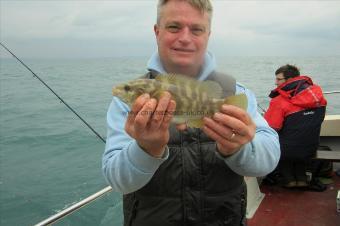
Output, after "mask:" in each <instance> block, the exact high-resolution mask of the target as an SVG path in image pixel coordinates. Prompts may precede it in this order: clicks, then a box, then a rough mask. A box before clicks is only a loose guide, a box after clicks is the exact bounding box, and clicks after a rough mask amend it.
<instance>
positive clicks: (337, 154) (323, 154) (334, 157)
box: [315, 150, 340, 162]
mask: <svg viewBox="0 0 340 226" xmlns="http://www.w3.org/2000/svg"><path fill="white" fill-rule="evenodd" d="M315 159H322V160H328V161H332V162H340V151H333V150H332V151H324V150H317V151H316V156H315Z"/></svg>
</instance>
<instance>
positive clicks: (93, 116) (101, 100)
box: [0, 56, 340, 226]
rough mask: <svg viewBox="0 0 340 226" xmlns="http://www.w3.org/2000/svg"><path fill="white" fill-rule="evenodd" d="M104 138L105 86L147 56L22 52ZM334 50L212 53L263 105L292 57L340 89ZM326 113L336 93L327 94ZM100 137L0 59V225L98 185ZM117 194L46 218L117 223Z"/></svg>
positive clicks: (64, 203) (335, 106) (101, 184)
mask: <svg viewBox="0 0 340 226" xmlns="http://www.w3.org/2000/svg"><path fill="white" fill-rule="evenodd" d="M22 60H23V62H25V64H26V65H27V66H29V67H30V68H31V69H32V71H34V72H35V73H36V75H38V76H39V78H41V79H42V80H43V81H44V82H45V83H46V84H47V85H48V86H49V87H50V88H51V89H52V90H53V91H54V92H55V93H56V94H57V95H58V96H59V97H60V98H61V99H62V100H63V101H65V102H66V103H67V104H68V105H69V106H70V107H71V108H72V109H73V110H74V111H75V112H77V114H78V115H79V116H81V117H82V118H83V119H84V120H85V121H86V122H87V123H88V124H89V125H90V126H91V127H92V128H93V129H94V130H95V131H97V132H98V134H100V135H101V136H102V137H103V138H104V139H105V137H106V111H107V109H108V106H109V104H110V101H111V99H112V96H111V89H112V86H114V85H116V84H119V83H121V82H124V81H127V80H130V79H134V78H137V77H139V76H141V75H143V74H144V73H145V72H146V70H145V66H146V62H147V60H148V57H124V58H96V59H27V58H25V59H22ZM339 62H340V56H329V57H302V56H301V57H288V56H281V57H280V56H275V57H269V56H267V57H263V56H259V57H255V56H251V57H218V58H217V65H218V70H219V71H222V72H226V73H228V74H230V75H233V76H234V77H235V78H237V80H238V82H240V83H242V84H243V85H245V86H246V87H247V88H249V89H251V90H252V91H253V92H254V93H255V95H256V97H257V99H258V104H259V112H261V111H262V110H265V109H266V108H267V107H268V103H269V100H270V99H269V98H268V94H269V92H270V90H272V89H273V88H275V84H274V82H275V75H274V72H275V70H276V69H277V68H278V67H280V66H282V65H284V64H287V63H290V64H295V65H296V66H298V67H299V68H300V69H301V73H302V74H304V75H309V76H310V77H311V78H312V79H313V80H314V82H315V83H317V84H319V85H320V86H321V87H322V89H323V91H325V92H327V91H336V90H339V89H340V74H339V72H340V63H339ZM326 98H327V100H328V107H327V114H339V113H340V102H339V101H338V100H339V98H340V94H327V95H326ZM104 145H105V144H104V142H103V141H102V140H101V139H99V138H98V137H97V136H96V135H95V134H94V133H93V132H92V131H91V130H90V129H89V128H88V127H87V126H86V125H85V123H83V122H82V121H81V120H80V119H79V118H78V117H77V116H76V115H75V114H74V113H73V112H71V110H69V109H68V108H67V107H66V106H65V104H63V103H62V102H61V100H60V99H59V98H57V97H56V96H55V95H54V94H53V93H52V91H51V90H49V89H48V88H46V86H44V85H43V84H42V82H40V81H39V80H38V79H37V77H35V76H33V74H32V73H31V72H30V71H29V70H27V69H26V68H25V67H23V66H22V65H21V64H20V63H19V62H18V61H17V60H15V59H14V58H3V59H1V64H0V207H1V209H0V225H6V226H7V225H8V226H13V225H14V226H15V225H19V226H21V225H34V224H37V223H38V222H40V221H42V220H44V219H45V218H48V217H49V216H51V215H53V214H56V213H57V212H59V211H61V210H63V209H65V208H67V207H69V206H71V205H72V204H74V203H76V202H79V201H81V200H82V199H84V198H86V197H88V196H90V195H92V194H93V193H95V192H97V191H99V190H101V189H103V188H105V187H106V186H108V185H107V183H106V182H105V180H104V178H103V176H102V172H101V157H102V154H103V150H104ZM121 199H122V196H121V195H120V194H118V193H115V192H109V193H108V194H106V195H104V196H102V197H101V198H99V199H97V200H96V201H95V202H93V203H90V204H88V205H86V206H85V207H83V208H81V209H80V210H79V211H77V212H75V213H73V214H70V215H68V216H66V217H65V218H63V219H61V220H59V221H58V222H57V223H55V224H54V225H72V226H74V225H76V226H77V225H79V226H94V225H96V226H97V225H98V226H104V225H105V226H106V225H111V226H112V225H114V226H115V225H117V226H118V225H122V202H121Z"/></svg>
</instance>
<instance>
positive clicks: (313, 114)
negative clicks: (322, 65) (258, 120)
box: [264, 76, 327, 159]
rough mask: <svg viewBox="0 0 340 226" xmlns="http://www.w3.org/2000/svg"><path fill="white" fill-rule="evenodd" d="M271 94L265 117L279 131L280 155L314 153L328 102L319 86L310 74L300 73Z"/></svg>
mask: <svg viewBox="0 0 340 226" xmlns="http://www.w3.org/2000/svg"><path fill="white" fill-rule="evenodd" d="M269 97H271V98H272V100H271V102H270V105H269V108H268V110H267V112H266V113H265V115H264V118H265V119H266V120H267V122H268V124H269V125H270V126H271V127H272V128H274V129H275V130H276V131H278V134H279V140H280V146H281V159H292V158H293V159H300V158H307V157H312V156H313V155H315V151H316V149H317V147H318V145H319V135H320V128H321V124H322V122H323V120H324V117H325V110H326V105H327V101H326V99H325V98H324V96H323V94H322V90H321V88H320V86H318V85H315V84H313V81H312V79H311V78H309V77H308V76H298V77H296V78H292V79H290V80H288V81H287V82H285V83H283V84H281V85H280V86H279V87H277V88H276V89H274V90H272V91H271V93H270V95H269Z"/></svg>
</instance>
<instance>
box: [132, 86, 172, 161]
mask: <svg viewBox="0 0 340 226" xmlns="http://www.w3.org/2000/svg"><path fill="white" fill-rule="evenodd" d="M175 109H176V102H175V101H174V100H171V95H170V93H168V92H165V93H164V94H163V95H162V97H161V98H160V99H159V101H158V102H157V100H156V99H154V98H150V96H149V95H148V94H143V95H141V96H139V97H138V98H137V99H136V101H135V102H134V104H133V105H132V107H131V112H130V113H129V116H128V118H127V120H126V124H125V131H126V132H127V133H128V134H129V135H130V136H131V137H132V138H134V139H135V140H136V141H137V143H138V145H139V146H140V147H141V148H142V149H143V150H144V151H146V152H147V153H149V154H150V155H152V156H154V157H156V158H160V157H162V155H163V153H164V148H165V146H166V144H167V143H168V141H169V137H170V135H169V124H170V121H171V119H172V117H173V112H174V111H175Z"/></svg>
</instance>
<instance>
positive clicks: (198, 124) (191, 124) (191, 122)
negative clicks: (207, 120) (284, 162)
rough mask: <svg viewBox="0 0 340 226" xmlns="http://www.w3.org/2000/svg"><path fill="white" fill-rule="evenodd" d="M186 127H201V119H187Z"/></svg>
mask: <svg viewBox="0 0 340 226" xmlns="http://www.w3.org/2000/svg"><path fill="white" fill-rule="evenodd" d="M187 125H188V127H191V128H202V127H203V120H202V119H189V120H188V121H187Z"/></svg>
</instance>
